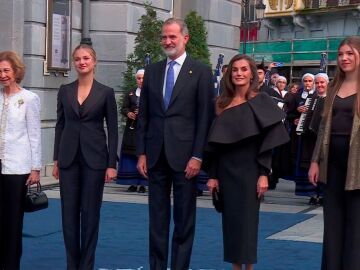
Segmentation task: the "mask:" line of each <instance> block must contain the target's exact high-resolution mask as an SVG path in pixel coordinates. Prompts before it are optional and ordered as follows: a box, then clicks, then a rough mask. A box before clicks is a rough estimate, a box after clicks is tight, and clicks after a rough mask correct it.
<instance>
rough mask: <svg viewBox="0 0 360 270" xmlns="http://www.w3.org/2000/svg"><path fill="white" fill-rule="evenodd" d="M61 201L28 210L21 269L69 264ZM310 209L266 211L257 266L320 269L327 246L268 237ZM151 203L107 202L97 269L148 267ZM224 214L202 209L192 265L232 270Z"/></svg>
mask: <svg viewBox="0 0 360 270" xmlns="http://www.w3.org/2000/svg"><path fill="white" fill-rule="evenodd" d="M60 215H61V211H60V201H59V200H54V199H52V200H50V205H49V208H48V209H46V210H43V211H39V212H35V213H31V214H26V215H25V220H24V232H23V234H24V238H23V239H24V240H23V257H22V262H21V269H25V270H28V269H29V270H32V269H34V270H35V269H36V270H45V269H46V270H48V269H52V270H53V269H54V270H57V269H59V270H60V269H66V264H65V250H64V244H63V238H62V233H61V218H60ZM310 217H311V216H310V215H305V214H279V213H261V215H260V234H259V252H258V264H257V265H256V267H255V269H256V270H318V269H319V268H320V259H321V245H320V244H315V243H305V242H294V241H278V240H266V239H265V238H266V237H268V236H270V235H273V234H274V233H277V232H279V231H282V230H284V229H287V228H288V227H291V226H293V225H295V224H297V223H299V222H301V221H303V220H306V219H308V218H310ZM147 232H148V217H147V205H143V204H130V203H112V202H105V203H104V204H103V207H102V218H101V225H100V235H99V242H98V247H97V252H96V269H103V270H105V269H106V270H108V269H109V270H110V269H111V270H120V269H127V270H130V269H148V264H147V261H148V255H147V253H148V237H147V235H148V234H147ZM222 256H223V255H222V231H221V216H220V215H219V214H217V213H216V212H215V210H214V209H206V208H198V211H197V227H196V236H195V243H194V248H193V256H192V260H191V268H192V269H197V270H199V269H202V270H205V269H206V270H210V269H214V270H215V269H216V270H220V269H231V265H230V264H228V263H224V262H223V260H222Z"/></svg>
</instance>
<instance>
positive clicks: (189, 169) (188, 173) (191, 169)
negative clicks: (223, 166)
mask: <svg viewBox="0 0 360 270" xmlns="http://www.w3.org/2000/svg"><path fill="white" fill-rule="evenodd" d="M200 168H201V161H200V160H197V159H195V158H190V160H189V162H188V163H187V165H186V169H185V178H187V179H191V178H193V177H195V176H197V175H198V174H199V172H200Z"/></svg>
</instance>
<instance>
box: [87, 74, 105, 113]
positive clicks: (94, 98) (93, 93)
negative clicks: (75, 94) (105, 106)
mask: <svg viewBox="0 0 360 270" xmlns="http://www.w3.org/2000/svg"><path fill="white" fill-rule="evenodd" d="M101 88H102V86H101V84H100V83H99V82H97V81H96V80H94V82H93V84H92V87H91V90H90V93H89V95H88V97H87V98H86V100H85V102H84V110H83V116H85V115H86V114H87V113H88V112H89V110H92V111H93V109H92V108H94V107H95V105H96V103H97V102H99V101H100V100H102V99H101V96H102V95H104V94H105V91H101Z"/></svg>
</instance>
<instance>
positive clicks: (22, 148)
mask: <svg viewBox="0 0 360 270" xmlns="http://www.w3.org/2000/svg"><path fill="white" fill-rule="evenodd" d="M24 72H25V67H24V65H23V63H22V62H21V60H20V58H19V57H18V56H17V55H16V54H15V53H14V52H11V51H4V52H0V85H1V86H2V89H0V245H1V246H0V269H1V270H5V269H11V270H16V269H20V258H21V253H22V229H23V218H24V201H25V195H26V191H27V185H29V184H35V183H37V182H38V181H39V180H40V169H41V145H40V141H41V140H40V139H41V138H40V137H41V136H40V100H39V97H38V96H37V95H36V94H34V93H32V92H30V91H28V90H26V89H24V88H22V87H20V86H19V83H20V82H21V81H22V79H23V77H24Z"/></svg>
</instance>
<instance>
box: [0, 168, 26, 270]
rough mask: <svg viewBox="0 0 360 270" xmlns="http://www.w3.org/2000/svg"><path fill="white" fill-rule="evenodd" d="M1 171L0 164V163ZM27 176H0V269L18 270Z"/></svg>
mask: <svg viewBox="0 0 360 270" xmlns="http://www.w3.org/2000/svg"><path fill="white" fill-rule="evenodd" d="M0 170H1V163H0ZM28 177H29V175H28V174H24V175H6V174H0V269H1V270H17V269H20V258H21V254H22V230H23V219H24V202H25V195H26V190H27V187H26V180H27V178H28Z"/></svg>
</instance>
